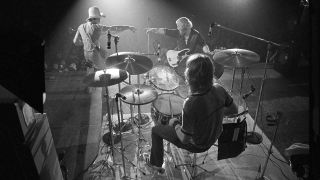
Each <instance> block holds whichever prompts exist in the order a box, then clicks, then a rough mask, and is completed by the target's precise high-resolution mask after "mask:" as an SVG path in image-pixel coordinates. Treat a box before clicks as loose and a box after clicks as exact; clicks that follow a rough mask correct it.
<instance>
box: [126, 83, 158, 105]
mask: <svg viewBox="0 0 320 180" xmlns="http://www.w3.org/2000/svg"><path fill="white" fill-rule="evenodd" d="M120 94H122V95H123V96H125V97H126V99H121V100H122V101H124V102H125V103H128V104H132V105H144V104H148V103H150V102H152V101H154V100H155V99H157V97H158V92H157V91H156V89H154V88H153V87H151V86H148V85H145V84H133V85H130V86H126V87H124V88H122V89H121V90H120Z"/></svg>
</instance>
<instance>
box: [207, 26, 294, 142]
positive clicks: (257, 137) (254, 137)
mask: <svg viewBox="0 0 320 180" xmlns="http://www.w3.org/2000/svg"><path fill="white" fill-rule="evenodd" d="M212 27H218V28H222V29H224V30H227V31H231V32H233V33H237V34H241V35H244V36H246V37H250V38H254V39H257V40H259V41H262V42H265V43H267V54H266V58H265V59H266V60H265V64H264V75H263V79H262V82H261V86H260V92H259V100H258V104H257V108H256V113H255V117H254V125H253V131H252V132H248V133H247V142H249V143H251V144H260V143H261V142H262V135H261V134H258V133H257V132H255V127H256V125H257V118H258V112H259V108H260V102H261V96H262V91H263V87H264V83H265V80H266V77H267V64H268V61H269V56H270V55H269V54H270V49H271V45H272V46H275V47H278V48H281V47H282V48H283V47H288V46H287V45H281V44H278V43H275V42H272V41H268V40H265V39H262V38H259V37H255V36H252V35H249V34H246V33H243V32H239V31H236V30H233V29H231V28H228V27H225V26H222V25H220V24H217V23H215V22H213V23H211V24H210V28H212Z"/></svg>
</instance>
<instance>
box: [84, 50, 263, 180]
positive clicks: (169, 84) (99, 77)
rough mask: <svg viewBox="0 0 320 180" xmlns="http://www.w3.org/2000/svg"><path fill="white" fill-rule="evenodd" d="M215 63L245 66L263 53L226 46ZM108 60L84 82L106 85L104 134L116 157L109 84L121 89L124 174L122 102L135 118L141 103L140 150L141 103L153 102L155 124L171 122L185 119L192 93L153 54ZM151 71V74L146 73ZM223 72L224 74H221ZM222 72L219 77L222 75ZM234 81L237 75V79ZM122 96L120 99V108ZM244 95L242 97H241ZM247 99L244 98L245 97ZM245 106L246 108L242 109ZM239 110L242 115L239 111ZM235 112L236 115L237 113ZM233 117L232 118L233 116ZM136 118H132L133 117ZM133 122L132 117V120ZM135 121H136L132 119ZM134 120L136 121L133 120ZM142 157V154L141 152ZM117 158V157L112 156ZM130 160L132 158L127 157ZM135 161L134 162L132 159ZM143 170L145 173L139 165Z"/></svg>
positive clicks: (120, 55)
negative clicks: (134, 77)
mask: <svg viewBox="0 0 320 180" xmlns="http://www.w3.org/2000/svg"><path fill="white" fill-rule="evenodd" d="M213 60H214V62H215V63H218V64H220V65H222V66H229V67H233V68H244V67H246V66H248V65H250V64H253V63H256V62H258V61H259V55H257V54H256V53H254V52H252V51H248V50H242V49H226V50H222V51H219V52H218V53H216V54H215V55H214V56H213ZM106 62H107V63H108V64H109V65H110V66H108V67H110V68H108V69H103V70H98V71H96V72H94V73H92V74H89V75H87V76H86V77H85V78H84V80H83V82H84V83H85V84H87V85H88V86H90V87H105V91H106V92H105V96H104V97H105V98H106V102H107V103H106V104H107V106H106V108H107V114H108V116H107V120H108V123H109V124H108V126H109V133H107V134H105V135H104V136H109V138H110V141H109V145H110V149H111V152H112V158H114V150H113V148H114V142H115V141H114V129H113V127H114V125H113V122H112V120H111V113H110V108H109V103H108V102H109V91H108V87H109V86H112V85H116V84H118V86H119V93H117V94H116V96H115V100H116V102H117V106H116V107H117V112H118V125H119V129H118V130H119V136H120V142H121V154H122V161H123V162H122V163H123V170H124V175H125V176H126V172H125V162H124V159H125V157H124V149H123V144H122V132H121V127H120V125H123V124H125V123H124V122H123V117H122V109H121V108H122V106H121V102H123V103H125V104H128V105H130V113H131V118H132V117H133V116H132V115H133V111H132V106H137V107H138V113H137V117H138V118H136V119H137V122H138V123H135V124H136V125H137V128H138V137H139V138H138V139H139V140H138V141H137V143H138V144H137V147H138V153H139V152H140V151H139V148H140V147H141V142H140V141H141V140H143V139H142V138H141V137H142V134H141V126H140V125H141V124H142V123H141V121H142V113H141V109H140V106H142V105H146V104H149V103H151V110H150V111H151V118H152V120H153V121H154V124H163V125H167V124H168V122H169V120H170V119H171V118H173V117H176V118H178V119H179V120H181V116H182V114H181V113H182V106H183V102H184V100H185V99H186V98H187V97H188V94H189V90H188V89H189V88H188V86H187V85H185V84H184V82H181V77H179V75H178V74H177V73H176V72H175V71H174V69H172V68H171V67H169V66H163V65H158V66H155V67H153V62H152V61H151V59H150V58H148V57H147V56H145V55H143V54H142V53H138V52H119V53H115V54H112V55H110V56H109V57H108V58H107V60H106ZM145 73H147V74H145ZM141 74H145V79H146V81H145V83H143V84H140V80H139V78H138V83H137V84H132V83H131V75H138V76H139V75H141ZM220 76H221V75H220ZM220 76H219V77H220ZM127 78H129V83H127V86H125V87H123V88H120V83H121V82H124V81H125V80H126V79H127ZM233 81H234V79H233ZM118 99H120V100H121V101H120V109H121V114H120V112H119V104H118V102H119V101H118ZM240 99H241V98H240ZM241 100H243V99H241ZM244 111H245V109H243V108H242V110H241V112H240V113H239V114H240V115H241V113H242V114H243V112H244ZM239 114H238V115H239ZM238 115H234V116H232V117H236V116H238ZM232 117H230V118H232ZM131 120H132V119H131ZM128 122H130V120H129V121H128ZM131 123H132V122H131ZM132 124H134V123H132ZM138 157H140V154H138ZM112 160H114V159H112ZM126 160H128V159H126ZM131 164H133V163H131ZM137 169H138V170H139V171H141V172H142V173H143V174H145V173H144V172H143V171H142V170H141V169H140V167H139V165H138V167H137Z"/></svg>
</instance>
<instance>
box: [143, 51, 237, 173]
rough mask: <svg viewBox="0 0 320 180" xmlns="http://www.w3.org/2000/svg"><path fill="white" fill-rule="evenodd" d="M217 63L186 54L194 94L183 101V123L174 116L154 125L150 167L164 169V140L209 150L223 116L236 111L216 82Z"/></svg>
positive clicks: (200, 150) (180, 145) (197, 150)
mask: <svg viewBox="0 0 320 180" xmlns="http://www.w3.org/2000/svg"><path fill="white" fill-rule="evenodd" d="M213 73H214V65H213V64H212V61H211V59H210V57H209V56H207V55H204V54H199V53H196V54H193V55H190V56H189V57H187V60H186V70H185V72H184V74H185V78H186V81H187V83H188V84H189V87H190V92H191V95H190V96H189V97H188V98H187V99H186V100H185V101H184V103H183V109H182V124H181V123H180V122H179V120H178V119H176V118H172V119H170V121H169V126H168V125H161V124H158V125H156V126H154V127H153V128H152V131H151V138H152V146H151V155H150V161H148V162H146V164H147V167H148V168H149V169H150V170H152V171H158V172H163V171H164V169H163V168H162V164H163V151H164V150H163V139H165V140H167V141H169V142H171V143H173V144H174V145H176V146H177V147H179V148H182V149H186V150H188V151H190V152H193V153H199V152H204V151H206V150H208V149H209V148H210V147H211V146H212V145H213V144H214V143H215V141H216V140H217V139H218V137H219V136H220V134H221V132H222V121H223V117H224V116H227V115H232V114H236V113H237V112H238V108H237V105H236V104H235V103H234V102H233V99H232V97H231V96H230V95H229V94H228V93H227V91H226V90H225V89H224V88H223V87H222V86H220V85H219V84H216V83H215V84H213Z"/></svg>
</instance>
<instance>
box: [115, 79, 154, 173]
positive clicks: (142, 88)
mask: <svg viewBox="0 0 320 180" xmlns="http://www.w3.org/2000/svg"><path fill="white" fill-rule="evenodd" d="M120 93H121V94H122V95H123V96H125V97H126V99H121V101H123V102H125V103H127V104H131V105H137V106H138V125H137V127H138V141H137V147H138V151H137V157H142V151H141V149H142V146H141V142H142V141H145V142H147V140H145V139H144V138H143V136H142V132H141V125H139V124H141V109H140V106H141V105H145V104H148V103H151V102H153V101H154V100H155V99H157V97H158V93H157V91H156V90H155V89H154V88H153V87H150V86H147V85H144V84H134V85H130V86H126V87H124V88H122V89H121V91H120ZM137 163H139V161H138V162H137ZM139 167H140V166H139V164H138V168H139Z"/></svg>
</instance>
